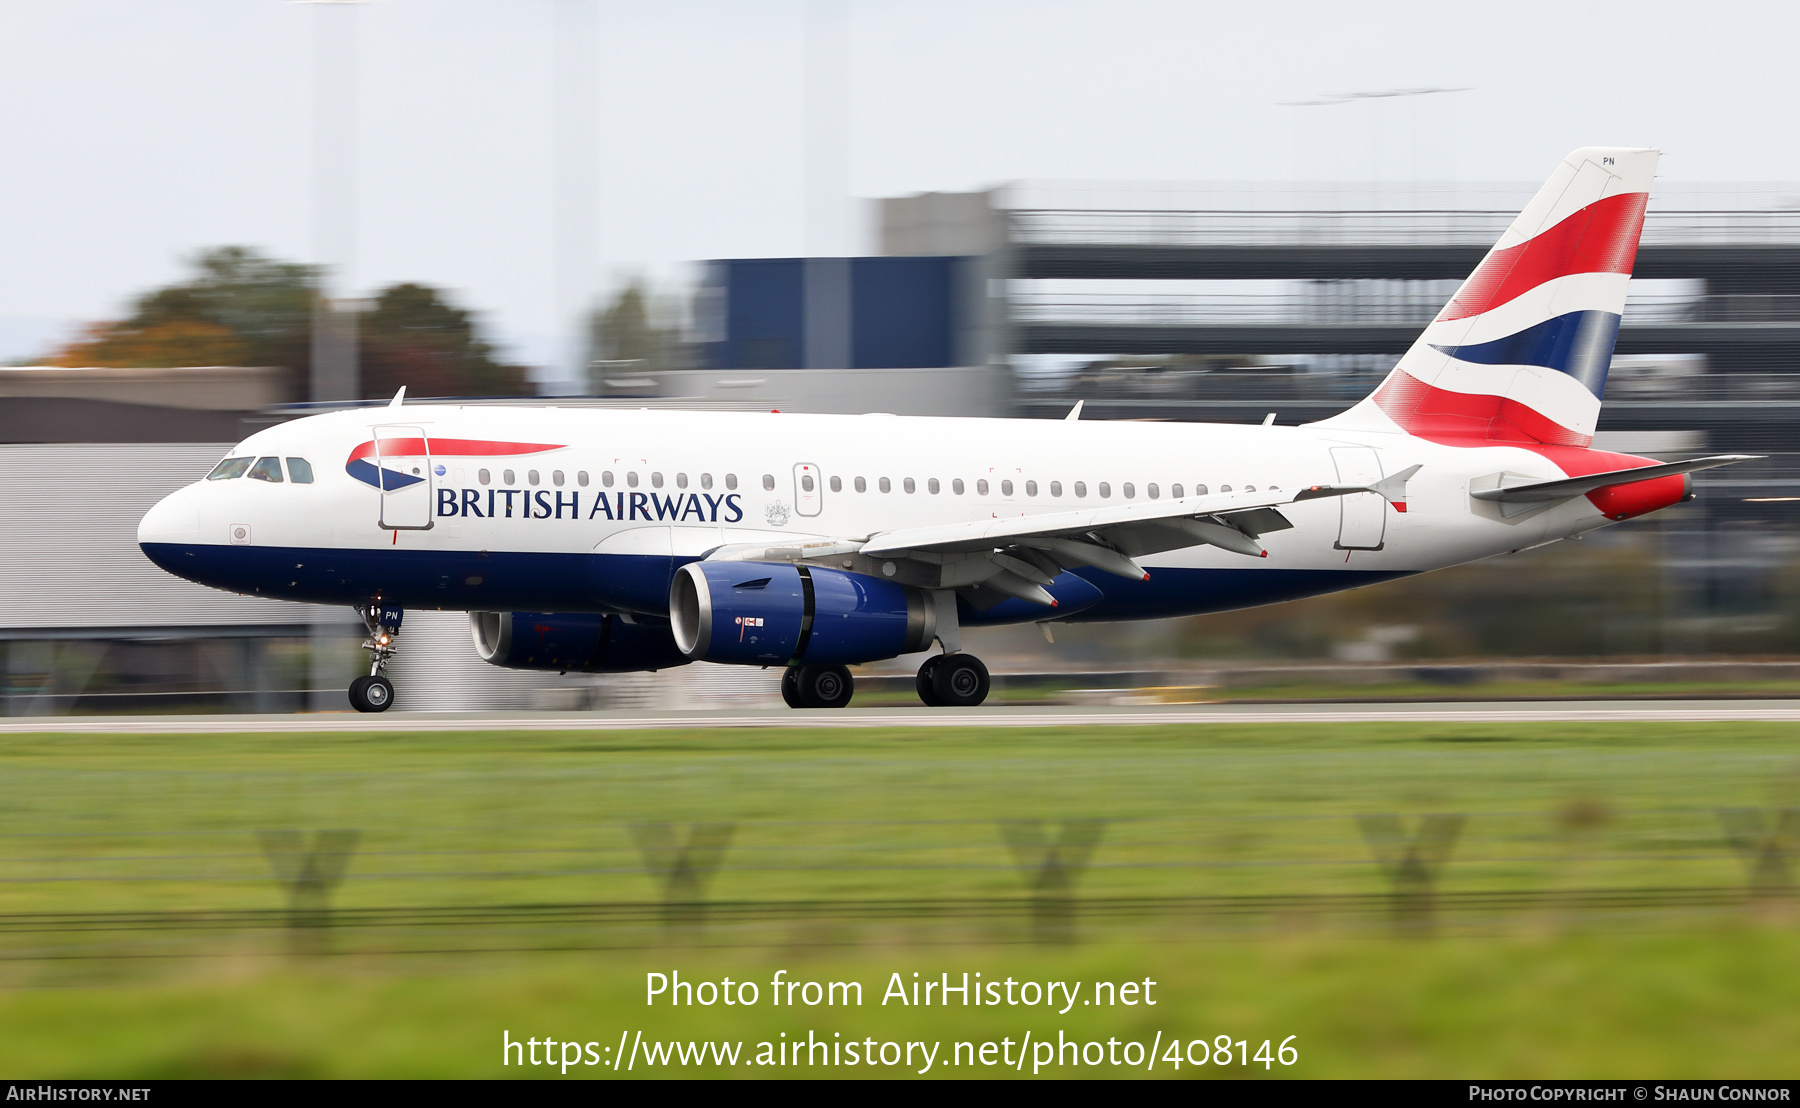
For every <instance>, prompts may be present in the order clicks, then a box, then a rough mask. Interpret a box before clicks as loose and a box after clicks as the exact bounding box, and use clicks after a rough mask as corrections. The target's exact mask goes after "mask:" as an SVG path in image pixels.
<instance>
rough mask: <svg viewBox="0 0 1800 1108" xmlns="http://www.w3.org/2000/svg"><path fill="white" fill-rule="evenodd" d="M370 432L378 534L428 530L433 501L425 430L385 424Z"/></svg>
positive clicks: (429, 447)
mask: <svg viewBox="0 0 1800 1108" xmlns="http://www.w3.org/2000/svg"><path fill="white" fill-rule="evenodd" d="M374 432H375V471H376V473H377V475H378V478H377V479H378V480H379V482H380V486H381V514H380V523H381V527H382V530H384V531H427V530H430V529H431V524H432V505H433V504H435V503H436V501H435V500H434V499H433V497H432V490H433V488H435V482H434V481H433V480H432V477H433V474H432V468H431V467H432V461H431V441H430V440H429V439H428V438H427V437H426V435H425V429H424V428H423V427H408V426H401V425H397V424H385V425H382V426H378V427H376V428H374Z"/></svg>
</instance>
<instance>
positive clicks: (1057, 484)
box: [1050, 481, 1062, 496]
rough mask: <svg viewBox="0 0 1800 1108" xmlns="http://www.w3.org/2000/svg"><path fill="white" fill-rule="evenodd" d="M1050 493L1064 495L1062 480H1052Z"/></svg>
mask: <svg viewBox="0 0 1800 1108" xmlns="http://www.w3.org/2000/svg"><path fill="white" fill-rule="evenodd" d="M1050 495H1051V496H1061V495H1062V482H1061V481H1052V482H1050Z"/></svg>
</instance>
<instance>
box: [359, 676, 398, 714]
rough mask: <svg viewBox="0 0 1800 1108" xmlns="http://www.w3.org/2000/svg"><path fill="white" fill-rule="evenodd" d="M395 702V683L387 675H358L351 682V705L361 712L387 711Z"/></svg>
mask: <svg viewBox="0 0 1800 1108" xmlns="http://www.w3.org/2000/svg"><path fill="white" fill-rule="evenodd" d="M393 703H394V683H393V682H392V681H389V680H388V679H387V678H385V677H358V678H357V679H356V680H354V681H352V682H350V706H351V707H352V708H355V709H356V710H357V711H359V712H385V711H387V710H388V708H389V707H391V706H392V705H393Z"/></svg>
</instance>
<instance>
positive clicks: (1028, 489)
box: [1025, 481, 1037, 496]
mask: <svg viewBox="0 0 1800 1108" xmlns="http://www.w3.org/2000/svg"><path fill="white" fill-rule="evenodd" d="M1025 495H1026V496H1036V495H1037V482H1036V481H1027V482H1025Z"/></svg>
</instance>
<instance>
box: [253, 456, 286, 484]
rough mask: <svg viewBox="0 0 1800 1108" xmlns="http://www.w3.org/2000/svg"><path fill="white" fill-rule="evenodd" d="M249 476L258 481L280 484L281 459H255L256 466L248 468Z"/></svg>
mask: <svg viewBox="0 0 1800 1108" xmlns="http://www.w3.org/2000/svg"><path fill="white" fill-rule="evenodd" d="M250 476H251V477H252V478H254V479H255V480H258V481H273V482H274V483H275V484H277V485H279V484H281V459H280V458H258V459H256V464H255V465H253V466H251V467H250Z"/></svg>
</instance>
